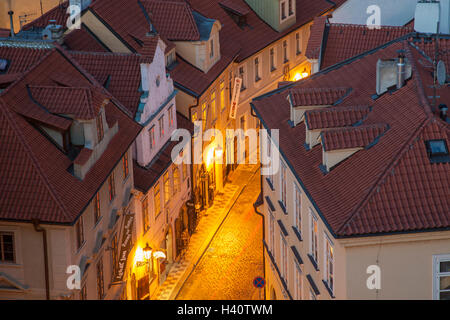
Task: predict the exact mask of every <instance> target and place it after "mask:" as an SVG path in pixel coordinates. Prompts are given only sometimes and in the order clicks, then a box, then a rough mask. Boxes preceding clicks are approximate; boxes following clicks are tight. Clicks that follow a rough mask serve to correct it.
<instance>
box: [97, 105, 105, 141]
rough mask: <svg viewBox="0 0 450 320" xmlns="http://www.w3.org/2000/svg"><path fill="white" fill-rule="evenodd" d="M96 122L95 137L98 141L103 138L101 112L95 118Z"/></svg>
mask: <svg viewBox="0 0 450 320" xmlns="http://www.w3.org/2000/svg"><path fill="white" fill-rule="evenodd" d="M96 123H97V139H98V142H99V143H100V141H102V140H103V136H104V134H105V133H104V131H103V121H102V113H101V112H100V114H99V115H98V116H97V118H96Z"/></svg>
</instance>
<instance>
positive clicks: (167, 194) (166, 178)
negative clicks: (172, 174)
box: [164, 172, 170, 203]
mask: <svg viewBox="0 0 450 320" xmlns="http://www.w3.org/2000/svg"><path fill="white" fill-rule="evenodd" d="M169 199H170V179H169V172H166V173H165V174H164V203H167V202H169Z"/></svg>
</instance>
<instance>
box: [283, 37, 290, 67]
mask: <svg viewBox="0 0 450 320" xmlns="http://www.w3.org/2000/svg"><path fill="white" fill-rule="evenodd" d="M283 61H284V62H288V61H289V55H288V42H287V40H284V41H283Z"/></svg>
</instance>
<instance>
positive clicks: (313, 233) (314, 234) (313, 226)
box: [309, 208, 319, 263]
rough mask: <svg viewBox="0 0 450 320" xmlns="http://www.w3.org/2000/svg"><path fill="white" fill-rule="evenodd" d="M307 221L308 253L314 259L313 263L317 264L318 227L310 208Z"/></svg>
mask: <svg viewBox="0 0 450 320" xmlns="http://www.w3.org/2000/svg"><path fill="white" fill-rule="evenodd" d="M309 220H310V230H309V234H310V239H309V243H310V245H309V253H310V255H311V257H312V258H313V259H314V261H315V262H316V263H317V262H318V259H317V258H318V255H317V250H318V246H319V241H318V233H319V226H318V223H317V217H316V215H315V214H314V213H313V211H312V209H311V208H309Z"/></svg>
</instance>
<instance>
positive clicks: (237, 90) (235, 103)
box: [230, 77, 242, 119]
mask: <svg viewBox="0 0 450 320" xmlns="http://www.w3.org/2000/svg"><path fill="white" fill-rule="evenodd" d="M241 87H242V79H241V78H238V77H236V78H235V79H234V89H233V96H232V99H231V106H230V118H231V119H236V112H237V106H238V103H239V95H240V93H241Z"/></svg>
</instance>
